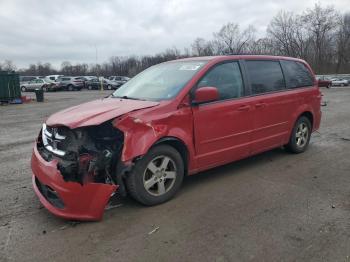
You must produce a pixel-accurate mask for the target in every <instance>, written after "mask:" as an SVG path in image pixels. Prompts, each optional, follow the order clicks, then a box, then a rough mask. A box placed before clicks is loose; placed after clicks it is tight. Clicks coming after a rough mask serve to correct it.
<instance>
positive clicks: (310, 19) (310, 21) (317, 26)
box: [302, 4, 339, 73]
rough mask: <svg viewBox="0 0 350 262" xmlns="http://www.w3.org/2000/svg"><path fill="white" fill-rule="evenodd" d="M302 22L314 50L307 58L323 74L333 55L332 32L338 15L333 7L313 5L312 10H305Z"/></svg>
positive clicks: (335, 26)
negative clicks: (310, 56) (311, 55)
mask: <svg viewBox="0 0 350 262" xmlns="http://www.w3.org/2000/svg"><path fill="white" fill-rule="evenodd" d="M302 21H303V24H304V26H305V28H306V30H307V31H308V33H309V39H310V42H311V44H312V48H313V50H314V52H313V57H312V58H309V60H311V61H312V62H313V66H314V68H315V70H316V71H317V72H320V73H322V72H325V71H326V68H327V64H329V63H330V62H331V60H332V56H333V54H334V51H335V50H334V49H333V50H332V47H334V42H332V41H334V38H333V35H334V32H335V30H336V28H337V26H338V21H339V14H338V13H337V12H336V11H335V9H334V8H333V7H325V8H323V7H322V6H321V5H319V4H315V6H314V8H313V9H307V10H306V12H305V13H304V14H303V15H302Z"/></svg>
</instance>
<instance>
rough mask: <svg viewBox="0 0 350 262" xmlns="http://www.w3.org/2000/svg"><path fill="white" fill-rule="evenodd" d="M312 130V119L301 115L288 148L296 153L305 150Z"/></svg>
mask: <svg viewBox="0 0 350 262" xmlns="http://www.w3.org/2000/svg"><path fill="white" fill-rule="evenodd" d="M311 132H312V126H311V122H310V120H309V119H308V118H307V117H305V116H301V117H299V119H298V120H297V121H296V123H295V125H294V127H293V130H292V134H291V136H290V139H289V143H288V144H287V146H286V148H287V150H288V151H289V152H292V153H295V154H299V153H302V152H304V151H305V150H306V149H307V147H308V145H309V142H310V138H311Z"/></svg>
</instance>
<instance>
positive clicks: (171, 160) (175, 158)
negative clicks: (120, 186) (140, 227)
mask: <svg viewBox="0 0 350 262" xmlns="http://www.w3.org/2000/svg"><path fill="white" fill-rule="evenodd" d="M183 177H184V163H183V160H182V157H181V155H180V153H179V152H178V151H177V150H176V149H174V148H173V147H171V146H168V145H158V146H155V147H153V148H151V149H150V151H149V152H148V153H147V154H146V155H145V156H144V157H143V158H142V159H140V160H138V161H137V162H136V164H135V166H134V167H133V169H132V171H131V172H130V174H129V175H128V177H127V180H126V186H127V189H128V192H129V194H130V195H131V196H132V197H133V198H134V199H135V200H136V201H138V202H140V203H142V204H144V205H147V206H152V205H157V204H160V203H163V202H166V201H168V200H169V199H171V198H172V197H173V196H174V195H175V194H176V192H177V191H178V190H179V188H180V186H181V184H182V180H183Z"/></svg>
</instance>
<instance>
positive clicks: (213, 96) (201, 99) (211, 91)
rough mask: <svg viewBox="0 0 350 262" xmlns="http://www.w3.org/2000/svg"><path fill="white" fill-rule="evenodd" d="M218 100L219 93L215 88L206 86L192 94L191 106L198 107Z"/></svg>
mask: <svg viewBox="0 0 350 262" xmlns="http://www.w3.org/2000/svg"><path fill="white" fill-rule="evenodd" d="M218 99H219V91H218V89H217V88H216V87H212V86H206V87H200V88H198V89H197V90H196V91H195V93H194V101H193V104H195V105H198V104H201V103H205V102H211V101H215V100H218Z"/></svg>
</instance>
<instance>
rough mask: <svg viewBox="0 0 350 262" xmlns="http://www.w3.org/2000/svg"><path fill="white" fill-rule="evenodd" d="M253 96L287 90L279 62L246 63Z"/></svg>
mask: <svg viewBox="0 0 350 262" xmlns="http://www.w3.org/2000/svg"><path fill="white" fill-rule="evenodd" d="M246 65H247V71H248V75H249V78H250V83H251V88H252V90H251V91H252V94H253V95H254V94H262V93H268V92H274V91H278V90H282V89H284V88H285V81H284V77H283V73H282V69H281V66H280V63H279V61H263V60H261V61H255V60H254V61H246Z"/></svg>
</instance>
